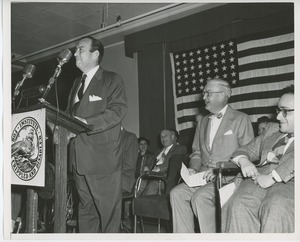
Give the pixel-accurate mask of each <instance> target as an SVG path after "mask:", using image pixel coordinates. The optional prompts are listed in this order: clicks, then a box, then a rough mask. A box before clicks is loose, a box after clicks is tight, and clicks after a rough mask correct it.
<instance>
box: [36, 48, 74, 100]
mask: <svg viewBox="0 0 300 242" xmlns="http://www.w3.org/2000/svg"><path fill="white" fill-rule="evenodd" d="M71 57H72V52H71V51H70V50H68V49H63V50H61V51H60V53H59V54H58V57H57V58H56V59H57V61H58V65H57V67H56V69H55V72H54V74H53V76H52V77H51V78H50V79H49V82H48V85H47V87H46V90H45V92H44V94H43V96H42V99H45V98H46V96H47V95H48V92H49V91H50V89H51V87H52V85H53V84H54V82H55V81H56V79H57V77H58V76H59V75H60V73H61V67H62V65H63V64H65V63H67V62H68V61H69V60H70V59H71Z"/></svg>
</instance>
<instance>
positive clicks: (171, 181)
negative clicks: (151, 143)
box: [165, 154, 189, 194]
mask: <svg viewBox="0 0 300 242" xmlns="http://www.w3.org/2000/svg"><path fill="white" fill-rule="evenodd" d="M182 162H183V163H184V164H185V165H186V166H187V164H188V162H189V155H188V154H174V155H172V156H171V157H170V161H169V169H168V176H167V184H166V190H165V194H170V192H171V190H172V189H173V187H175V186H176V185H177V184H178V181H179V179H180V170H181V164H182Z"/></svg>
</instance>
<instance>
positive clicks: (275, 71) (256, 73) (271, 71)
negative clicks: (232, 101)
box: [239, 65, 294, 80]
mask: <svg viewBox="0 0 300 242" xmlns="http://www.w3.org/2000/svg"><path fill="white" fill-rule="evenodd" d="M291 72H294V65H284V66H278V67H273V68H264V69H255V70H249V71H244V72H241V73H240V75H239V76H240V80H243V79H246V78H248V77H251V78H254V77H261V76H273V75H280V74H284V73H291Z"/></svg>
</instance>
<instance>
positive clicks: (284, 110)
mask: <svg viewBox="0 0 300 242" xmlns="http://www.w3.org/2000/svg"><path fill="white" fill-rule="evenodd" d="M294 110H295V109H280V108H276V113H277V114H279V113H280V112H282V116H283V117H286V116H287V113H288V112H292V111H294Z"/></svg>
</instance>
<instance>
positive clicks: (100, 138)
mask: <svg viewBox="0 0 300 242" xmlns="http://www.w3.org/2000/svg"><path fill="white" fill-rule="evenodd" d="M79 86H80V78H78V79H76V80H75V82H74V85H73V87H72V89H71V92H70V95H69V99H68V106H67V110H66V111H67V112H68V113H69V114H70V115H72V114H73V111H72V108H73V104H74V99H75V95H76V93H77V90H78V89H79ZM95 97H96V98H95ZM126 112H127V98H126V93H125V86H124V83H123V80H122V78H121V77H120V76H119V75H118V74H116V73H114V72H110V71H105V70H103V69H102V68H101V67H99V69H98V71H97V72H96V74H95V75H94V77H93V78H92V80H91V82H90V84H89V86H88V88H87V90H86V91H85V93H84V95H83V98H82V100H81V102H80V105H79V107H78V109H77V110H76V111H75V113H74V115H76V116H78V117H81V118H85V119H86V121H87V123H88V124H89V125H93V130H92V131H89V132H87V133H81V134H79V135H77V136H76V137H75V138H74V139H73V140H72V142H70V159H71V163H72V166H73V165H74V166H75V168H76V169H77V172H78V173H79V174H99V173H106V172H113V171H116V170H120V169H121V164H122V162H121V154H122V151H121V145H120V131H121V124H120V123H121V121H122V119H123V118H124V116H125V114H126Z"/></svg>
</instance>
